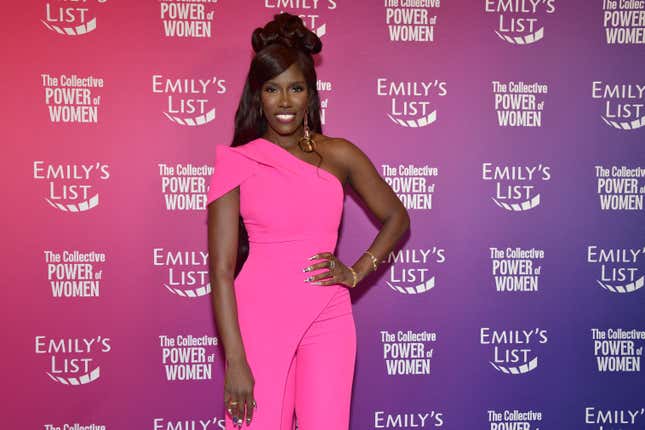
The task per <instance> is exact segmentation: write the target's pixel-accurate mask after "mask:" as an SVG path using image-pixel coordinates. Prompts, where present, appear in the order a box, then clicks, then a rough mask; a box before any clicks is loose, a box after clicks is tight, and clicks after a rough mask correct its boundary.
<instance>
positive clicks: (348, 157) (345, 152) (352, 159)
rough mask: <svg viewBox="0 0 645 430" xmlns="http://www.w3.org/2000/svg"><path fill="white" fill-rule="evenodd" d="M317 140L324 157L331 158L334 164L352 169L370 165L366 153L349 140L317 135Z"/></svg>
mask: <svg viewBox="0 0 645 430" xmlns="http://www.w3.org/2000/svg"><path fill="white" fill-rule="evenodd" d="M315 138H316V141H317V142H319V143H320V145H319V148H320V149H321V151H324V155H326V156H328V157H330V158H331V160H332V161H333V162H334V164H337V165H340V166H343V167H344V168H345V169H350V168H351V167H352V166H356V164H357V163H359V164H360V163H365V162H368V163H369V159H368V158H367V156H366V155H365V153H364V152H363V151H362V150H361V149H360V148H359V147H358V146H356V145H355V144H353V143H352V142H350V141H349V140H347V139H344V138H342V137H329V136H325V135H322V134H317V135H316V136H315Z"/></svg>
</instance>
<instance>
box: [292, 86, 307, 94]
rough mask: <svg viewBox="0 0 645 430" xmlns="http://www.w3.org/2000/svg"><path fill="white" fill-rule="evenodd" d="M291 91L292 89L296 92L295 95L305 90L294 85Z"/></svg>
mask: <svg viewBox="0 0 645 430" xmlns="http://www.w3.org/2000/svg"><path fill="white" fill-rule="evenodd" d="M292 89H293V90H294V91H295V92H297V93H299V92H302V91H304V90H305V88H304V87H303V86H302V85H294V86H293V87H292Z"/></svg>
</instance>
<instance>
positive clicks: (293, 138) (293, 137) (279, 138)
mask: <svg viewBox="0 0 645 430" xmlns="http://www.w3.org/2000/svg"><path fill="white" fill-rule="evenodd" d="M304 135H305V130H304V127H303V126H300V127H298V129H297V130H296V131H295V132H294V133H293V134H289V135H281V134H278V133H276V132H275V131H274V130H272V129H271V128H269V129H268V130H267V131H266V133H264V135H262V138H263V139H266V140H269V141H271V142H273V143H275V144H276V145H280V146H281V147H283V148H285V149H288V148H295V147H297V146H298V141H299V140H300V139H301V138H302V137H303V136H304Z"/></svg>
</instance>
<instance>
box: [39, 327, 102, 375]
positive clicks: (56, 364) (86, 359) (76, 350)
mask: <svg viewBox="0 0 645 430" xmlns="http://www.w3.org/2000/svg"><path fill="white" fill-rule="evenodd" d="M35 341H36V342H35V350H36V354H42V355H46V356H48V357H49V366H48V371H47V372H46V373H47V376H49V377H50V378H51V379H52V380H53V381H55V382H58V383H59V384H63V385H84V384H89V383H90V382H94V381H96V380H97V379H99V377H100V376H101V368H100V366H99V365H98V360H97V359H98V358H99V357H101V356H102V354H104V353H107V352H110V351H111V350H112V345H111V339H110V338H109V337H105V336H96V337H92V338H85V337H67V338H49V337H47V336H36V338H35Z"/></svg>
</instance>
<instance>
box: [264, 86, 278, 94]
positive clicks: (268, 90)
mask: <svg viewBox="0 0 645 430" xmlns="http://www.w3.org/2000/svg"><path fill="white" fill-rule="evenodd" d="M264 91H266V92H267V93H272V92H274V91H275V88H273V87H266V88H265V89H264Z"/></svg>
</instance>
